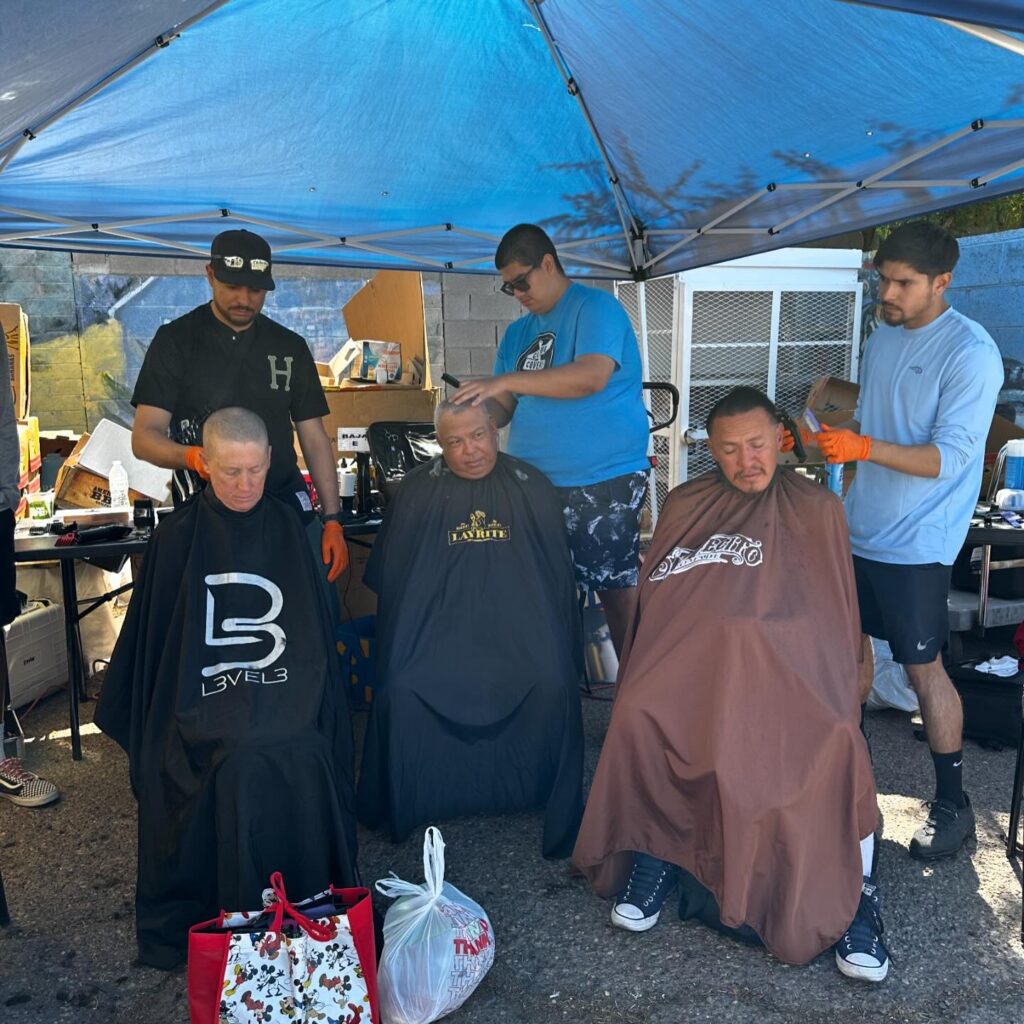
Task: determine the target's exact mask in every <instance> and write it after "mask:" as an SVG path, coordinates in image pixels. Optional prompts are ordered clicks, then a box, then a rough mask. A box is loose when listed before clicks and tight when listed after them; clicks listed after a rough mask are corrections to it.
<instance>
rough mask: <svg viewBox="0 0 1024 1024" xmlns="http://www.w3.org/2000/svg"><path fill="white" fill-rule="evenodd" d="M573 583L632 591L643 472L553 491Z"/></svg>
mask: <svg viewBox="0 0 1024 1024" xmlns="http://www.w3.org/2000/svg"><path fill="white" fill-rule="evenodd" d="M556 490H557V491H558V497H559V498H560V499H561V502H562V513H563V515H564V516H565V527H566V531H567V532H568V534H569V547H570V548H572V560H573V562H574V564H575V567H576V582H577V583H578V584H579V585H580V586H581V587H588V588H589V589H591V590H621V589H622V588H624V587H635V586H636V582H637V567H638V565H639V561H640V509H641V508H642V507H643V503H644V498H645V497H646V496H647V473H646V472H643V471H641V472H637V473H626V474H624V475H623V476H616V477H612V478H611V480H602V481H600V482H599V483H596V484H587V485H586V486H585V487H558V488H556Z"/></svg>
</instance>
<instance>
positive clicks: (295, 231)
mask: <svg viewBox="0 0 1024 1024" xmlns="http://www.w3.org/2000/svg"><path fill="white" fill-rule="evenodd" d="M939 19H950V20H949V21H944V20H939ZM1022 29H1024V3H1021V2H1010V0H1003V2H1000V0H989V2H980V3H968V2H956V3H942V2H934V3H928V2H913V0H903V2H893V3H888V2H885V0H879V2H876V3H871V4H866V3H865V4H859V3H847V2H842V0H716V2H714V3H708V2H706V0H674V2H672V3H664V2H663V0H600V2H599V0H543V2H542V3H539V4H536V3H528V2H523V0H472V2H467V0H434V2H430V3H424V2H422V0H379V2H370V0H365V2H340V0H303V2H302V3H281V2H280V0H229V2H224V0H219V2H216V3H211V2H210V0H111V2H107V3H99V4H96V3H93V4H84V3H81V2H79V0H47V2H45V3H40V2H39V0H4V3H3V4H2V6H0V245H15V246H27V247H34V248H46V247H52V248H60V249H75V250H82V251H90V250H91V251H103V252H127V253H152V254H160V255H168V254H176V255H182V256H189V255H194V256H201V255H204V254H205V253H207V252H208V251H209V241H210V238H211V237H212V235H213V234H215V233H216V232H217V231H219V230H222V229H224V228H226V227H232V226H243V225H248V226H250V227H252V228H253V229H254V230H258V231H260V232H261V233H263V234H264V235H265V236H266V237H267V238H268V239H269V240H270V241H271V244H272V245H273V247H274V250H275V258H276V259H277V260H279V261H289V262H295V263H326V264H336V265H347V266H391V267H418V268H421V269H428V270H430V269H454V270H471V271H472V270H479V271H490V270H491V262H490V261H491V259H492V256H493V252H494V246H495V243H496V241H497V239H498V238H499V237H500V235H501V234H502V233H503V232H504V230H505V229H506V228H508V227H509V226H511V225H512V224H515V223H518V222H520V221H534V222H536V223H540V224H542V225H544V226H545V227H547V228H548V230H549V231H550V232H551V234H552V235H553V237H554V238H555V239H556V241H557V242H558V243H559V245H560V248H561V249H562V251H563V252H564V253H565V254H566V255H567V256H569V257H570V260H569V269H570V270H571V272H575V273H589V274H592V275H600V276H604V277H627V276H630V275H635V276H644V275H654V274H662V273H668V272H671V271H676V270H682V269H686V268H688V267H694V266H700V265H703V264H707V263H713V262H717V261H720V260H723V259H729V258H733V257H737V256H741V255H746V254H749V253H754V252H760V251H763V250H766V249H772V248H777V247H780V246H785V245H793V244H796V243H799V242H806V241H812V240H815V239H821V238H825V237H828V236H831V235H835V234H837V233H840V232H843V231H847V230H851V229H855V228H860V227H865V226H871V225H874V224H878V223H883V222H885V221H888V220H893V219H902V218H906V217H910V216H913V215H915V214H919V213H924V212H927V211H931V210H935V209H939V208H943V207H947V206H953V205H957V204H959V203H964V202H969V201H972V200H975V199H978V198H981V197H992V196H996V195H1000V194H1004V193H1009V192H1014V191H1018V190H1020V189H1021V188H1024V43H1022V40H1021V39H1020V37H1019V36H1017V35H1015V34H1014V33H1015V32H1016V31H1019V30H1022ZM0 260H2V256H0Z"/></svg>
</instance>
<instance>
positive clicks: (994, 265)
mask: <svg viewBox="0 0 1024 1024" xmlns="http://www.w3.org/2000/svg"><path fill="white" fill-rule="evenodd" d="M946 295H947V298H948V299H949V302H950V305H952V306H954V307H955V308H956V309H958V310H959V311H960V312H961V313H963V314H964V316H969V317H970V318H971V319H972V320H977V321H978V323H980V324H981V325H982V327H984V328H985V329H986V330H987V331H988V332H989V334H991V335H992V337H993V338H994V339H995V342H996V344H997V345H998V346H999V351H1000V352H1002V354H1003V357H1004V358H1005V359H1008V360H1014V361H1016V362H1017V363H1019V364H1024V230H1021V231H1003V232H1000V233H998V234H992V235H976V236H975V237H973V238H961V239H960V262H959V263H957V265H956V269H955V270H954V271H953V284H952V286H951V287H950V288H949V290H948V291H947V293H946ZM1010 366H1011V368H1012V367H1013V363H1011V364H1010ZM1016 376H1018V377H1019V376H1020V374H1017V375H1016ZM1015 383H1016V386H1017V387H1020V386H1021V384H1022V383H1024V381H1017V382H1015Z"/></svg>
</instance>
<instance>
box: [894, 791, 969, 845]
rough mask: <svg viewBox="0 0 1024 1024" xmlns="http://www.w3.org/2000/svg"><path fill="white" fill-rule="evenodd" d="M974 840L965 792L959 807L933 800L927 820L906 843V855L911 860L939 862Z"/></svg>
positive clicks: (929, 806) (947, 802)
mask: <svg viewBox="0 0 1024 1024" xmlns="http://www.w3.org/2000/svg"><path fill="white" fill-rule="evenodd" d="M975 839H976V833H975V825H974V808H973V807H972V806H971V801H970V798H969V797H968V796H967V794H966V793H964V806H963V807H957V806H956V804H953V803H950V802H949V801H948V800H933V801H932V802H931V803H930V804H928V818H927V820H926V821H925V823H924V824H923V825H922V826H921V827H920V828H919V829H918V830H917V831H916V832H915V833H914V838H913V839H911V840H910V856H911V857H913V858H914V860H941V859H942V858H944V857H952V856H953V854H955V853H956V852H957V851H958V850H959V849H960V847H961V846H963V845H964V844H965V843H973V842H974V840H975Z"/></svg>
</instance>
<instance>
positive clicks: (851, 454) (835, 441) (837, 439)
mask: <svg viewBox="0 0 1024 1024" xmlns="http://www.w3.org/2000/svg"><path fill="white" fill-rule="evenodd" d="M814 440H815V441H817V442H818V447H819V448H820V449H821V450H822V451H823V452H824V453H825V458H826V459H827V460H828V461H829V462H831V463H833V464H835V463H837V462H861V461H863V460H864V459H870V458H871V438H870V437H867V436H866V435H864V434H855V433H854V432H853V431H852V430H846V429H845V428H840V427H830V426H828V425H827V424H825V423H822V425H821V433H820V434H815V435H814Z"/></svg>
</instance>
